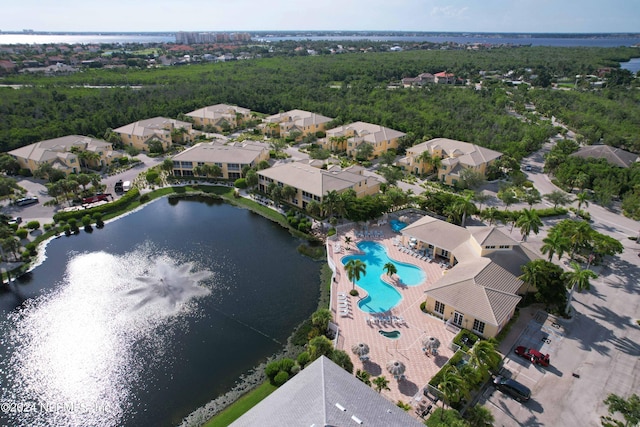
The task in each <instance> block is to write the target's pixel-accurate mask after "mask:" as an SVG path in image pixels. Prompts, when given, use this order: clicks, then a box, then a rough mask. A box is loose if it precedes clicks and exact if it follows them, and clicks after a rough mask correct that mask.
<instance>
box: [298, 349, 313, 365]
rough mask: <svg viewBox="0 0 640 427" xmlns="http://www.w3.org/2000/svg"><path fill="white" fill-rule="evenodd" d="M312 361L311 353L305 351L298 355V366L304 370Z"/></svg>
mask: <svg viewBox="0 0 640 427" xmlns="http://www.w3.org/2000/svg"><path fill="white" fill-rule="evenodd" d="M310 360H311V358H310V357H309V353H307V352H306V351H303V352H302V353H300V354H299V355H298V364H299V365H300V366H301V367H303V368H304V367H305V366H307V363H309V361H310Z"/></svg>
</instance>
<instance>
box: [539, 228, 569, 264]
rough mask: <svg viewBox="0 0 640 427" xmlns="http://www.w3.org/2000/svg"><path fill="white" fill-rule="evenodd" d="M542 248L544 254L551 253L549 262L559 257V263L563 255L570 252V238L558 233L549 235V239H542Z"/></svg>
mask: <svg viewBox="0 0 640 427" xmlns="http://www.w3.org/2000/svg"><path fill="white" fill-rule="evenodd" d="M542 243H543V245H542V247H541V248H540V251H541V252H542V253H543V254H546V253H547V252H548V253H549V262H551V259H552V258H553V255H555V254H557V255H558V261H560V258H562V255H563V254H564V253H565V252H566V251H568V250H569V247H570V244H571V242H570V241H569V238H567V237H565V236H563V235H562V234H560V233H559V232H558V231H556V232H553V233H549V234H548V235H547V237H545V238H544V239H542Z"/></svg>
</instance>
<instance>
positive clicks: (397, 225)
mask: <svg viewBox="0 0 640 427" xmlns="http://www.w3.org/2000/svg"><path fill="white" fill-rule="evenodd" d="M389 225H390V226H391V229H392V230H393V231H395V232H399V231H400V230H402V229H403V228H405V227H406V226H407V223H406V222H404V221H400V220H397V219H392V220H391V221H389Z"/></svg>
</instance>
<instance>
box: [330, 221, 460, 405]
mask: <svg viewBox="0 0 640 427" xmlns="http://www.w3.org/2000/svg"><path fill="white" fill-rule="evenodd" d="M361 235H362V234H361V228H360V227H358V226H357V225H354V226H353V227H351V228H340V231H339V232H338V234H337V237H335V238H334V240H332V239H328V241H327V254H328V257H330V258H331V260H332V261H333V263H334V264H335V266H336V273H335V275H334V281H333V283H332V289H331V311H332V313H333V315H334V322H335V323H336V324H337V325H338V327H339V335H338V339H337V344H336V347H337V348H338V349H341V350H344V351H346V352H347V353H348V354H349V355H350V356H351V359H352V361H353V365H354V373H355V371H356V370H357V369H364V370H366V371H367V372H369V373H370V374H371V377H372V379H373V378H374V377H377V376H380V375H384V376H385V377H386V378H387V379H389V387H390V389H391V390H385V391H383V392H382V394H383V395H384V396H385V397H387V398H388V399H389V400H391V401H393V402H397V401H398V400H401V401H403V402H404V403H410V404H411V405H412V406H413V407H416V406H417V404H418V402H419V401H418V400H416V399H415V398H417V399H420V397H421V395H422V389H423V387H424V386H426V385H427V383H428V382H429V380H430V379H431V378H432V377H433V376H434V375H435V374H436V373H437V372H438V371H439V370H440V368H441V367H442V366H443V365H444V364H445V363H446V362H447V360H449V358H450V357H451V356H452V355H453V352H452V351H451V349H450V348H449V343H450V342H451V340H452V339H453V337H454V336H455V334H454V333H453V332H450V331H448V330H447V329H446V328H445V324H444V323H443V322H442V320H439V319H437V318H435V317H432V316H430V315H427V314H425V313H423V312H422V311H421V310H420V304H421V303H422V302H423V301H424V300H425V296H424V293H425V291H426V290H427V289H429V287H430V286H432V285H433V284H434V283H435V282H436V281H437V280H438V279H439V278H440V277H442V275H443V274H445V272H446V270H445V269H444V268H443V267H441V266H440V265H438V264H437V263H435V262H434V263H429V262H428V261H424V260H421V259H418V258H416V257H414V256H412V255H411V254H408V253H405V252H403V251H400V250H398V247H397V246H396V245H395V244H394V243H395V242H396V239H397V238H399V237H398V236H400V235H399V234H398V233H396V232H394V231H393V230H392V229H391V227H390V226H389V225H388V224H384V225H382V226H379V227H369V233H368V236H366V237H358V236H361ZM347 236H348V237H349V238H350V239H351V243H349V244H347V243H345V237H347ZM363 240H367V241H375V242H377V243H380V244H381V245H383V246H384V247H385V248H386V250H387V253H388V255H389V257H390V258H391V259H392V260H394V261H399V262H403V263H408V264H413V265H415V266H417V267H419V268H421V269H422V270H423V271H424V272H425V274H426V279H425V281H424V282H423V283H421V284H420V285H417V286H397V285H394V286H395V287H396V289H397V290H398V291H399V292H400V294H401V295H402V300H401V301H400V303H399V304H398V305H396V306H395V307H393V308H392V309H391V310H390V311H389V312H387V313H384V314H383V316H386V317H393V316H395V317H397V318H401V319H402V320H403V322H397V321H393V322H392V323H391V324H390V323H380V322H379V323H377V324H376V323H374V322H371V319H372V318H373V317H374V316H373V315H372V314H371V313H365V312H363V311H361V310H360V309H359V308H358V301H360V299H362V298H364V297H366V291H365V290H364V289H362V288H359V287H358V286H357V285H356V289H358V291H359V293H360V295H359V296H357V297H353V296H351V295H349V291H350V290H351V289H352V287H353V285H352V283H351V282H349V278H348V277H347V273H346V271H345V270H344V266H343V265H342V258H343V257H345V256H347V255H353V254H357V253H360V252H359V250H358V248H357V246H356V245H357V243H358V242H360V241H363ZM385 281H388V280H385ZM340 294H346V299H347V301H348V307H349V310H348V312H349V314H348V316H346V317H342V315H341V308H340V307H341V306H340V300H339V297H338V296H339V295H340ZM380 330H385V331H392V330H397V331H400V337H399V338H398V339H390V338H386V337H384V336H382V335H381V334H380V333H379V331H380ZM427 336H433V337H436V338H437V339H439V340H440V343H441V346H440V348H439V349H438V355H437V356H433V355H431V356H428V355H426V354H425V353H424V352H423V350H422V348H423V346H422V340H423V339H424V338H425V337H427ZM361 342H364V343H366V344H368V345H369V348H370V353H369V355H368V356H369V360H367V361H364V362H363V361H361V360H360V359H359V357H358V356H357V355H354V354H353V352H352V351H351V347H352V346H353V345H354V344H358V343H361ZM391 360H398V361H400V362H402V363H404V364H405V365H406V371H405V373H404V375H405V379H403V380H396V379H394V376H393V375H392V374H390V373H389V372H388V371H387V369H386V365H387V362H389V361H391ZM410 412H411V414H412V415H415V411H414V410H411V411H410Z"/></svg>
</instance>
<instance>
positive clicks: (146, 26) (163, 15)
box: [0, 0, 640, 33]
mask: <svg viewBox="0 0 640 427" xmlns="http://www.w3.org/2000/svg"><path fill="white" fill-rule="evenodd" d="M23 29H33V30H35V31H93V32H100V31H114V32H117V31H127V32H129V31H131V32H136V31H277V30H281V31H286V30H308V31H321V30H354V31H367V30H371V31H373V30H379V31H383V30H396V31H441V32H491V33H497V32H505V33H508V32H521V33H610V32H633V33H640V0H449V1H447V0H295V1H294V0H108V1H104V0H56V1H51V0H18V1H8V0H5V1H3V4H2V8H1V13H0V30H1V31H21V30H23Z"/></svg>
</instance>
